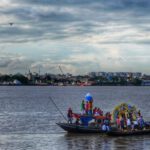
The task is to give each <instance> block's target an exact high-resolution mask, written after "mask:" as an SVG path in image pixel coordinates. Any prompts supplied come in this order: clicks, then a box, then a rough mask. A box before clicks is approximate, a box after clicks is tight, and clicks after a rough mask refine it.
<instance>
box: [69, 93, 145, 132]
mask: <svg viewBox="0 0 150 150" xmlns="http://www.w3.org/2000/svg"><path fill="white" fill-rule="evenodd" d="M67 116H68V123H70V124H72V123H75V124H76V125H84V126H86V125H88V126H95V127H99V128H100V129H102V130H104V131H109V130H110V128H111V125H112V124H113V125H115V126H116V128H117V129H118V130H121V131H125V130H128V131H132V130H139V129H140V130H142V129H144V127H146V123H145V121H144V119H143V117H142V115H141V112H140V110H139V111H136V109H135V107H131V106H129V105H127V104H125V103H122V104H121V105H118V106H117V108H116V110H115V111H114V112H113V113H112V114H111V113H110V112H107V113H106V114H104V112H103V111H102V110H101V109H100V108H99V107H94V108H93V98H92V97H91V96H90V95H88V96H87V97H86V100H82V102H81V113H80V114H75V113H73V111H72V109H71V108H69V109H68V113H67ZM74 116H75V118H76V120H75V122H73V117H74ZM89 117H91V120H90V121H89V120H88V123H87V122H86V123H85V122H84V120H83V118H84V119H86V118H88V119H89Z"/></svg>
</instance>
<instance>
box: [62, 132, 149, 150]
mask: <svg viewBox="0 0 150 150" xmlns="http://www.w3.org/2000/svg"><path fill="white" fill-rule="evenodd" d="M61 138H63V137H61ZM61 140H62V139H61ZM149 140H150V136H140V137H136V136H131V137H108V136H106V135H97V134H96V135H94V134H93V135H91V134H86V135H85V134H84V135H83V134H80V135H79V134H65V135H64V138H63V142H64V143H63V144H64V145H65V147H66V149H68V150H69V149H71V150H81V149H86V150H95V149H99V150H120V149H121V150H129V149H132V150H137V149H140V150H142V149H146V150H148V149H149V146H150V145H149Z"/></svg>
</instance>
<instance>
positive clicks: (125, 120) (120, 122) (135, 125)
mask: <svg viewBox="0 0 150 150" xmlns="http://www.w3.org/2000/svg"><path fill="white" fill-rule="evenodd" d="M132 115H133V114H132V113H129V114H127V116H125V115H122V116H121V117H119V116H118V117H117V119H116V125H117V128H118V129H120V130H122V131H124V130H125V129H127V130H138V129H141V130H142V129H144V127H145V121H144V119H143V116H142V115H141V113H140V111H139V112H138V113H137V116H136V119H133V116H132Z"/></svg>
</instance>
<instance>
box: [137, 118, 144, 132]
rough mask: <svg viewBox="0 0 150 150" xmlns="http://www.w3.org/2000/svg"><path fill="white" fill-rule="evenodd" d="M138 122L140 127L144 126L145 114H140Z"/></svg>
mask: <svg viewBox="0 0 150 150" xmlns="http://www.w3.org/2000/svg"><path fill="white" fill-rule="evenodd" d="M138 124H139V128H140V129H143V128H144V125H145V123H144V119H143V116H140V118H139V119H138Z"/></svg>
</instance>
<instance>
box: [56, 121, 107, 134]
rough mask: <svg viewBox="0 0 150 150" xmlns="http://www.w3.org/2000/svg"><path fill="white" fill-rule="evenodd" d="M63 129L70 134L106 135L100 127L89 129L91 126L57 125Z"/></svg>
mask: <svg viewBox="0 0 150 150" xmlns="http://www.w3.org/2000/svg"><path fill="white" fill-rule="evenodd" d="M56 124H57V125H58V126H60V127H61V128H62V129H64V130H65V131H67V132H70V133H104V131H102V130H101V129H100V128H98V127H89V126H82V125H76V124H68V123H56Z"/></svg>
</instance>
